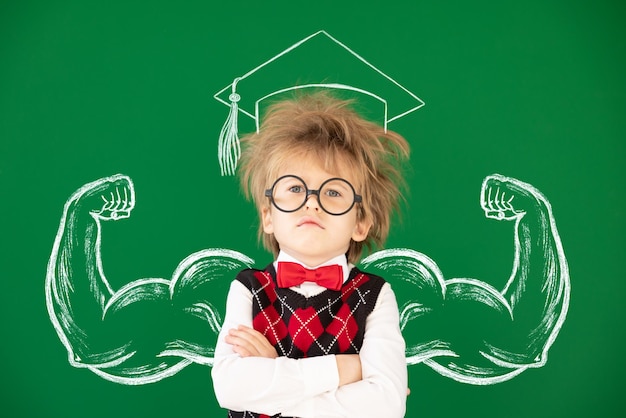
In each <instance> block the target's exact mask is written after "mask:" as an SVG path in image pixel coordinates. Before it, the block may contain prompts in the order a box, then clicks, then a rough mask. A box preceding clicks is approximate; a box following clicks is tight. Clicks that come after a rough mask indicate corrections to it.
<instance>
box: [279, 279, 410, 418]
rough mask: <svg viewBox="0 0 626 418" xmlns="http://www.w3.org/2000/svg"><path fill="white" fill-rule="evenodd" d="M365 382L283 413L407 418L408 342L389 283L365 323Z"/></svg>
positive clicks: (362, 353)
mask: <svg viewBox="0 0 626 418" xmlns="http://www.w3.org/2000/svg"><path fill="white" fill-rule="evenodd" d="M359 355H360V359H361V367H362V375H363V379H362V380H361V381H359V382H356V383H352V384H349V385H345V386H342V387H340V388H333V389H331V390H329V391H326V392H324V393H321V394H318V395H314V396H312V397H311V398H309V399H306V400H304V401H301V402H299V403H297V404H291V405H292V407H289V408H287V409H284V410H283V411H282V413H283V415H285V416H297V417H302V418H312V417H315V418H339V417H363V418H366V417H389V418H399V417H404V414H405V411H406V396H407V388H408V382H407V380H408V377H407V364H406V357H405V342H404V339H403V337H402V333H401V331H400V325H399V312H398V304H397V301H396V297H395V294H394V293H393V291H392V289H391V286H390V285H389V283H386V284H385V285H384V286H383V288H382V289H381V293H380V295H379V297H378V300H377V303H376V307H375V308H374V310H373V311H372V313H371V314H370V315H369V316H368V318H367V320H366V324H365V335H364V339H363V346H362V348H361V351H360V353H359Z"/></svg>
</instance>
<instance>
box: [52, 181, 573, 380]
mask: <svg viewBox="0 0 626 418" xmlns="http://www.w3.org/2000/svg"><path fill="white" fill-rule="evenodd" d="M480 203H481V206H482V208H483V209H484V212H485V215H486V216H487V217H488V218H493V219H495V220H499V221H510V222H512V224H513V229H514V234H513V235H514V243H515V247H514V254H513V257H512V262H513V269H512V273H511V275H510V278H509V279H508V282H507V283H506V285H505V286H504V288H503V289H502V290H497V289H495V288H494V287H493V286H491V285H490V284H488V283H485V282H482V281H479V280H476V279H471V278H454V279H449V280H446V279H444V276H443V274H442V273H441V271H440V269H439V267H438V266H437V265H436V264H435V262H434V261H432V260H431V259H430V258H428V257H427V256H425V255H423V254H421V253H419V252H417V251H415V250H412V249H409V248H407V249H388V250H382V251H379V252H376V253H374V254H372V255H370V256H368V257H367V258H365V259H364V260H363V261H362V263H361V267H362V268H363V269H364V270H366V271H369V272H372V273H380V274H381V275H382V276H383V277H385V278H386V279H387V280H388V281H389V282H390V283H391V285H392V287H394V289H396V294H397V296H398V300H399V302H400V310H401V312H400V321H401V324H400V325H401V328H402V331H403V335H404V337H405V339H406V341H407V349H406V358H407V364H408V365H415V364H419V363H424V364H425V365H427V366H429V367H431V368H432V369H433V370H435V371H437V372H438V373H440V374H441V375H443V376H446V377H449V378H452V379H455V380H457V381H460V382H464V383H469V384H476V385H483V384H494V383H498V382H501V381H504V380H508V379H511V378H512V377H514V376H516V375H518V374H519V373H521V372H523V371H524V370H526V369H528V368H533V367H541V366H543V365H544V364H545V363H546V361H547V354H548V350H549V348H550V346H551V345H552V343H553V342H554V340H555V338H556V337H557V335H558V333H559V330H560V329H561V326H562V325H563V322H564V321H565V317H566V315H567V308H568V304H569V295H570V281H569V272H568V267H567V261H566V259H565V255H564V252H563V248H562V244H561V240H560V237H559V234H558V231H557V228H556V224H555V220H554V216H553V213H552V208H551V206H550V203H549V202H548V200H547V199H546V198H545V197H544V196H543V194H542V193H541V192H539V191H538V190H537V189H535V188H534V187H533V186H531V185H529V184H526V183H523V182H521V181H519V180H516V179H512V178H508V177H504V176H501V175H492V176H489V177H487V178H486V179H485V180H484V182H483V184H482V189H481V195H480ZM134 206H135V190H134V186H133V183H132V181H131V179H130V178H129V177H127V176H124V175H115V176H111V177H106V178H103V179H100V180H97V181H94V182H92V183H89V184H86V185H85V186H83V187H81V188H80V189H78V190H77V191H76V192H75V193H74V194H73V195H72V196H71V197H70V198H69V200H68V201H67V203H66V204H65V206H64V209H63V214H62V217H61V221H60V225H59V229H58V233H57V235H56V238H55V240H54V245H53V249H52V253H51V256H50V261H49V264H48V269H47V276H46V281H45V294H46V305H47V308H48V314H49V316H50V320H51V322H52V325H53V326H54V328H55V330H56V332H57V334H58V337H59V339H60V341H61V343H63V345H64V346H65V348H66V349H67V352H68V360H69V363H70V364H71V365H72V366H74V367H83V368H87V369H89V370H91V371H93V372H94V373H96V374H97V375H99V376H101V377H103V378H105V379H108V380H111V381H114V382H117V383H121V384H127V385H138V384H146V383H152V382H157V381H159V380H161V379H163V378H166V377H169V376H172V375H174V374H176V373H177V372H178V371H180V370H182V369H183V368H184V367H186V366H188V365H190V364H192V363H197V364H201V365H208V366H211V365H212V363H213V352H214V348H215V341H216V338H217V334H218V333H219V330H220V324H221V323H222V312H220V308H218V307H217V306H221V305H218V303H219V301H224V300H225V298H226V292H227V289H228V285H229V284H230V282H231V281H232V280H233V278H234V277H235V275H236V273H237V272H238V271H240V270H242V269H244V268H248V267H251V266H252V265H253V264H254V261H253V260H252V259H250V258H249V257H247V256H246V255H244V254H242V253H240V252H237V251H232V250H227V249H219V248H218V249H207V250H203V251H199V252H197V253H194V254H191V255H190V256H188V257H187V258H186V259H184V260H183V261H182V262H181V263H180V265H179V266H178V267H177V268H176V269H175V271H174V273H173V274H172V277H171V279H162V278H145V279H140V280H136V281H133V282H131V283H128V284H127V285H125V286H122V287H121V288H120V289H118V290H114V289H112V288H111V286H110V284H109V282H108V281H107V279H106V277H105V274H104V269H103V263H102V258H101V251H100V250H101V240H102V224H103V223H104V222H109V221H119V220H121V219H125V218H128V217H130V215H131V212H132V210H133V208H134ZM220 289H221V291H220ZM397 289H404V291H402V292H399V291H398V290H397ZM403 298H404V299H405V300H404V301H403ZM468 332H471V334H470V338H468V334H467V333H468Z"/></svg>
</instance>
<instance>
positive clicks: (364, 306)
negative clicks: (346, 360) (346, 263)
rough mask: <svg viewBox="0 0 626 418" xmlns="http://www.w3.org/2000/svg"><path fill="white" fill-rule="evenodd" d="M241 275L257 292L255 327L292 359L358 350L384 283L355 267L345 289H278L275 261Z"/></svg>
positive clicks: (248, 415)
mask: <svg viewBox="0 0 626 418" xmlns="http://www.w3.org/2000/svg"><path fill="white" fill-rule="evenodd" d="M237 280H239V281H240V282H241V283H242V284H243V285H244V286H246V288H248V290H250V292H251V293H252V318H253V319H252V324H253V326H254V329H256V330H257V331H259V332H261V333H262V334H263V335H265V337H266V338H267V339H268V340H269V342H270V343H271V344H272V345H273V346H274V348H276V351H277V352H278V355H279V356H286V357H289V358H305V357H315V356H323V355H327V354H358V353H359V351H360V350H361V346H362V344H363V335H364V334H365V321H366V319H367V316H368V315H369V314H370V313H371V312H372V310H373V309H374V306H375V305H376V301H377V300H378V295H379V294H380V290H381V289H382V287H383V285H384V284H385V281H384V279H382V278H381V277H378V276H375V275H371V274H366V273H363V272H361V271H360V270H359V269H357V268H356V267H355V268H353V269H352V271H351V272H350V276H349V277H348V280H346V281H345V282H344V284H343V286H342V288H341V289H340V290H336V291H335V290H329V289H326V290H324V291H323V292H321V293H319V294H317V295H315V296H311V297H309V298H307V297H305V296H303V295H301V294H300V293H298V292H295V291H293V290H291V289H284V288H279V287H278V286H277V285H276V271H275V269H274V266H273V264H270V265H269V266H268V267H267V268H266V269H265V270H256V269H246V270H243V271H241V272H240V273H239V275H238V276H237ZM228 416H229V417H232V418H264V417H267V418H269V417H268V416H267V415H262V414H256V413H252V412H235V411H229V415H228ZM281 416H282V415H280V414H279V415H275V416H274V417H281Z"/></svg>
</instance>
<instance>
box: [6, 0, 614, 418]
mask: <svg viewBox="0 0 626 418" xmlns="http://www.w3.org/2000/svg"><path fill="white" fill-rule="evenodd" d="M213 3H214V2H206V1H194V2H185V3H184V4H174V3H171V2H161V1H152V2H134V1H131V2H129V1H126V2H116V1H113V2H99V3H96V2H94V3H91V2H84V1H80V2H79V1H64V2H56V3H52V2H36V1H33V0H25V1H20V2H15V1H14V2H4V3H3V4H2V5H0V202H1V204H0V277H1V279H2V282H3V292H2V303H0V313H1V315H2V318H3V325H4V326H3V337H2V342H3V343H2V349H1V350H2V351H1V354H0V356H1V357H0V358H2V359H3V360H4V362H3V364H4V367H3V373H2V378H1V380H0V381H1V382H2V388H1V389H2V390H1V392H0V393H1V394H0V399H1V401H0V415H2V416H7V417H61V416H62V417H68V418H70V417H85V416H89V417H110V416H119V417H143V416H192V415H198V416H209V417H214V416H225V411H224V410H221V409H220V408H219V406H218V404H217V401H216V399H215V395H214V393H213V386H212V381H211V375H210V372H211V368H210V366H209V365H206V364H198V363H201V362H189V363H190V364H181V365H180V367H178V368H177V369H176V373H171V375H170V374H168V375H167V376H161V377H160V378H159V379H153V380H154V381H139V382H138V381H133V380H132V379H131V380H123V379H117V381H116V379H114V378H111V376H110V375H109V376H106V375H103V374H102V373H100V372H99V370H90V369H89V368H87V367H82V366H81V361H77V358H76V357H75V356H74V355H79V357H81V359H84V358H85V356H88V350H84V351H81V352H80V353H77V352H73V353H71V352H68V350H67V344H66V343H67V341H65V340H64V338H63V337H62V333H59V329H63V326H62V325H61V322H59V319H58V317H56V319H54V318H55V315H54V312H55V308H54V306H58V305H54V303H53V304H51V303H50V301H51V299H54V298H55V297H56V296H54V294H55V292H54V291H52V290H51V289H52V288H51V287H49V286H48V285H47V284H46V276H47V271H49V267H48V263H49V260H50V259H51V256H52V257H53V258H54V256H55V254H56V255H57V256H59V254H60V253H55V248H58V245H56V244H58V243H59V241H58V240H57V241H55V237H58V234H57V233H58V231H59V228H60V226H63V224H62V222H63V219H64V218H63V216H64V214H67V210H68V208H69V207H71V206H72V205H71V202H72V200H71V197H72V196H77V195H75V194H74V193H75V192H76V191H78V190H83V191H84V190H85V189H81V187H83V186H84V185H86V184H90V183H92V182H94V181H96V180H98V179H103V178H107V177H108V178H109V181H111V182H115V181H120V182H122V183H123V182H125V181H127V180H126V179H127V178H128V179H131V180H130V181H132V191H133V192H134V196H133V199H132V202H133V207H132V214H130V216H129V218H128V219H119V220H115V221H106V222H105V221H103V222H102V230H101V231H100V232H101V233H102V235H101V238H102V242H101V248H100V250H101V256H102V267H103V271H104V272H105V273H106V279H107V283H108V284H109V285H110V287H111V288H112V289H113V290H117V289H121V288H123V287H124V286H126V285H128V284H129V283H136V281H137V280H141V279H148V281H146V282H145V283H148V284H149V285H150V286H152V287H151V288H150V289H151V290H152V291H153V294H160V293H159V292H164V290H163V289H162V288H161V287H160V286H161V285H162V284H163V282H164V281H169V280H170V279H172V277H173V276H177V275H178V274H180V273H181V271H182V270H181V268H179V269H178V270H176V269H177V267H179V266H180V263H181V261H183V260H185V259H186V258H187V257H188V256H190V255H192V254H196V257H202V256H205V255H207V254H209V255H211V254H213V255H215V254H217V255H219V256H220V257H223V256H224V255H225V253H224V252H219V251H222V250H224V249H228V250H233V251H236V252H237V253H236V254H241V255H244V256H245V257H249V258H250V259H253V260H254V264H256V265H257V266H258V267H262V266H264V265H266V264H267V263H268V262H269V261H270V260H271V255H270V254H269V253H267V252H266V251H265V250H263V249H262V247H261V246H260V245H259V244H258V243H257V240H256V229H257V215H256V212H255V209H254V207H253V205H252V204H251V203H249V202H247V201H246V200H245V199H244V197H243V195H242V193H241V192H240V189H239V186H238V182H237V180H236V179H235V178H234V177H231V176H222V175H221V173H220V165H219V163H218V152H217V147H218V137H219V133H220V130H221V129H222V126H223V124H224V121H225V119H226V117H227V115H228V107H227V106H225V105H224V103H222V102H220V100H216V99H215V98H214V95H215V94H216V93H218V92H220V91H221V90H222V89H223V88H225V87H227V86H229V85H230V83H232V82H233V79H234V78H235V77H238V76H242V75H244V74H246V72H248V71H250V70H251V69H253V68H255V67H257V66H258V65H259V64H261V63H263V62H265V61H267V60H268V59H270V58H271V57H273V56H275V55H276V54H278V53H280V52H281V51H283V50H285V49H286V48H288V47H290V46H291V45H294V44H295V43H297V42H298V41H300V40H302V39H305V38H306V37H308V36H310V35H311V34H314V33H317V32H318V31H320V30H324V31H325V33H328V34H331V35H332V36H333V37H334V38H336V39H337V40H340V41H341V42H342V43H343V44H345V45H346V46H349V48H351V50H353V51H354V52H356V53H358V54H359V56H360V57H362V58H363V59H365V60H367V62H369V63H371V64H373V65H374V66H375V67H376V68H378V69H381V70H383V71H384V72H385V73H386V74H388V75H389V76H390V77H392V78H393V80H394V81H397V82H398V83H400V84H401V85H402V86H403V87H404V88H406V89H407V90H408V91H410V92H412V93H413V94H414V95H415V96H416V97H418V98H419V100H420V103H421V101H423V103H425V105H424V106H421V104H420V105H419V109H417V110H415V111H412V112H410V113H409V114H407V115H405V116H404V117H402V118H399V119H397V120H394V121H392V122H390V123H389V128H390V129H393V130H394V131H397V132H399V133H400V134H402V135H403V136H404V137H406V138H407V140H408V141H409V143H410V145H411V149H412V152H411V158H410V169H409V171H408V186H409V192H408V194H407V196H406V204H405V205H404V206H403V209H402V214H401V216H399V217H397V218H396V219H394V227H393V228H392V230H391V234H390V237H389V239H388V241H387V245H386V247H387V248H389V249H398V248H403V249H407V250H411V251H407V252H404V253H395V254H396V255H398V254H404V255H407V254H409V255H412V254H414V253H413V251H415V252H419V253H422V254H425V255H426V256H428V257H429V259H432V260H434V262H435V263H436V265H437V269H438V271H437V274H441V276H442V278H443V279H445V280H447V279H453V278H457V279H463V280H466V279H467V281H458V282H456V284H455V285H454V286H456V287H454V289H456V290H459V291H461V290H463V289H466V290H467V286H468V285H467V283H470V284H471V283H478V282H480V283H486V284H488V285H489V286H491V287H493V289H503V288H505V286H506V285H507V281H508V280H509V277H510V276H511V271H512V269H513V268H514V254H515V251H516V245H515V240H514V225H513V224H514V222H506V221H505V222H499V221H498V220H497V219H496V220H494V219H490V218H489V217H488V216H485V215H486V214H487V215H488V214H489V213H488V211H486V210H485V208H484V201H483V199H481V187H483V181H484V180H485V179H486V178H487V177H488V176H490V175H492V174H494V173H499V174H501V175H503V176H506V179H517V180H519V183H518V182H516V181H517V180H516V181H514V182H513V183H512V186H511V187H512V188H513V189H515V190H517V189H516V187H522V188H524V187H526V186H529V187H530V185H532V187H530V188H526V189H524V190H526V191H528V190H531V193H530V195H531V197H532V196H534V197H537V196H539V195H537V194H534V193H535V192H538V193H540V196H541V199H543V198H545V199H546V202H547V201H549V205H548V206H549V208H550V215H551V217H548V218H546V219H548V220H552V219H553V220H554V226H555V227H556V228H558V238H559V244H562V248H563V253H562V256H563V260H565V259H566V260H567V264H566V265H565V264H563V265H562V266H561V267H563V268H565V266H566V268H567V271H568V273H569V274H568V276H567V278H568V279H569V280H568V282H567V287H566V289H567V290H568V291H570V290H571V293H568V296H569V299H568V300H566V301H564V300H563V298H561V299H560V302H559V306H560V310H559V312H560V313H561V316H560V317H559V318H560V319H561V321H560V322H559V324H558V325H559V326H560V331H559V332H558V333H554V335H553V336H554V337H555V338H553V339H552V338H549V339H550V343H549V344H548V345H549V352H547V353H542V354H543V356H542V361H541V365H540V366H541V367H530V368H528V369H527V370H524V371H522V372H521V373H519V374H518V373H514V374H512V375H507V376H508V377H507V378H506V379H500V380H501V381H499V380H498V381H497V382H496V381H482V382H480V381H475V380H472V379H463V378H459V376H451V375H449V374H446V373H445V372H442V370H444V369H445V365H444V366H441V364H440V363H442V362H439V363H437V362H435V363H437V364H439V367H438V366H437V364H434V363H428V362H424V361H418V360H415V359H414V360H415V361H414V363H416V364H411V365H410V366H409V369H408V370H409V386H410V388H411V395H410V396H409V398H408V402H407V414H406V416H407V417H418V416H433V417H453V416H469V417H526V416H537V417H542V416H571V417H574V416H580V417H586V416H622V415H623V414H624V412H625V411H624V406H623V402H621V401H619V399H620V398H619V396H620V394H619V393H618V390H619V388H620V387H621V380H620V376H621V374H622V373H623V371H624V368H625V363H624V360H623V359H622V357H623V356H622V355H620V352H621V347H622V346H623V344H624V341H625V337H626V336H625V335H624V327H623V326H622V325H621V320H622V319H623V318H624V315H623V314H622V306H621V305H622V303H621V301H622V295H623V293H624V291H626V285H625V281H624V280H623V273H622V271H621V269H620V267H621V262H620V259H621V258H622V257H623V254H624V250H625V249H626V247H625V245H624V244H625V240H624V233H626V225H625V224H624V216H623V215H624V209H623V208H624V204H625V203H626V198H625V197H624V185H625V182H624V180H625V171H626V170H625V168H624V163H625V162H626V161H625V157H626V153H625V151H626V149H625V145H624V144H625V141H624V138H626V120H625V119H624V115H625V114H626V106H625V105H624V100H623V97H624V96H625V95H626V80H625V78H624V75H623V72H624V71H623V69H624V66H625V64H626V50H625V49H624V43H623V41H622V40H623V39H625V35H626V29H624V25H623V18H624V17H626V14H625V12H626V8H625V7H624V6H623V5H621V4H620V3H619V2H615V1H609V0H606V1H596V2H593V3H591V2H584V1H567V2H566V1H555V2H542V1H536V0H531V1H527V2H521V3H519V4H496V3H494V2H487V1H473V2H458V4H449V3H446V4H435V3H437V2H423V1H401V2H386V3H378V2H332V1H326V0H324V1H318V2H315V3H314V4H311V3H308V4H305V3H303V4H295V3H293V2H283V1H280V2H271V3H269V4H268V3H267V2H256V3H253V2H243V1H231V2H223V3H221V4H213ZM455 3H456V2H455ZM297 62H298V59H296V60H295V61H294V63H291V64H289V65H288V68H287V72H288V73H289V75H288V77H293V78H295V79H296V80H302V79H304V78H305V77H306V75H307V74H306V71H305V70H303V69H302V68H301V66H299V65H298V64H297ZM328 62H330V63H334V64H335V65H336V66H338V67H341V68H344V69H345V67H346V65H347V64H344V61H343V60H342V58H341V57H340V56H339V55H337V56H334V55H333V56H329V57H327V58H326V63H325V65H326V66H328ZM346 62H347V61H346ZM350 71H351V70H350ZM264 77H268V78H267V80H269V81H264V82H263V83H266V82H271V81H272V80H273V79H274V78H273V76H271V75H270V76H264ZM276 77H277V78H278V77H283V75H277V76H276ZM358 77H360V76H357V78H358ZM363 77H365V76H363ZM387 81H389V80H387ZM227 95H228V94H227ZM407 106H409V107H410V106H411V105H410V104H409V105H407ZM390 110H392V111H393V109H391V105H390ZM368 116H369V115H368ZM239 122H240V123H239V130H240V131H241V132H250V131H252V130H254V129H255V125H254V120H253V119H251V118H245V117H244V118H240V120H239ZM383 122H384V121H383ZM118 173H121V174H123V175H125V176H128V177H119V178H117V177H116V178H113V179H111V178H110V176H113V175H116V174H118ZM92 185H93V183H92ZM520 185H521V186H520ZM120 190H122V195H123V193H124V192H123V191H124V190H126V191H127V193H130V188H128V187H127V188H126V189H124V186H122V187H121V189H120ZM518 191H519V190H518ZM129 196H130V194H128V195H127V197H128V199H126V201H130V200H131V199H130V198H129ZM97 197H98V198H100V197H99V196H97ZM541 199H540V200H541ZM120 200H124V199H120ZM68 202H69V203H68ZM542 202H543V200H542ZM66 203H67V205H66ZM83 203H84V202H83V201H81V204H83ZM92 203H93V202H92ZM84 204H89V202H87V203H84ZM481 204H482V206H481ZM100 205H101V203H100ZM544 207H545V205H544ZM123 209H124V208H121V207H119V206H116V210H119V211H120V212H119V213H118V215H119V214H121V215H122V216H121V217H122V218H123V217H125V216H124V215H125V214H124V213H123ZM127 209H130V208H127ZM108 215H110V212H109V213H106V214H104V215H102V216H103V217H106V216H108ZM492 215H493V214H492ZM501 220H502V219H501ZM544 220H545V219H544ZM73 221H75V222H76V223H77V225H80V222H82V221H81V220H80V219H78V218H77V219H74V220H73ZM60 223H61V225H60ZM61 229H62V228H61ZM55 242H56V244H55ZM546 245H547V244H546ZM548 246H549V245H548ZM557 247H558V246H557ZM557 247H553V248H557ZM559 248H560V247H558V248H557V249H559ZM207 249H218V250H219V251H218V252H217V253H207V252H206V250H207ZM203 251H205V252H203ZM555 251H556V250H555ZM556 253H558V251H556ZM229 254H230V253H229ZM233 254H234V253H233ZM61 255H62V254H61ZM226 255H228V254H226ZM231 255H232V254H231ZM556 258H557V259H559V260H560V258H559V257H558V256H557V257H556ZM187 260H189V259H187ZM194 260H195V259H194ZM73 262H80V259H78V258H76V257H74V259H73ZM238 262H239V263H241V265H244V264H246V263H247V261H246V259H244V258H241V259H238ZM369 262H370V263H373V264H368V265H370V266H373V267H380V264H378V265H376V261H375V260H374V261H372V259H370V260H369ZM70 264H71V263H70ZM183 267H184V265H183ZM439 270H440V271H439ZM150 280H151V281H150ZM227 282H228V280H227V279H226V278H225V279H224V280H222V281H220V282H219V283H217V282H216V284H215V287H214V291H215V293H214V294H213V295H212V297H213V299H211V303H213V304H214V308H215V309H216V311H222V312H223V305H220V303H223V302H220V301H221V300H222V299H221V296H220V295H224V296H225V294H226V290H227V284H228V283H227ZM224 283H226V284H224ZM210 284H211V285H212V283H210ZM561 284H562V283H561ZM405 285H406V283H404V284H403V283H398V286H397V288H398V289H399V291H400V292H399V294H400V295H401V296H402V297H405V296H406V295H407V294H410V292H411V288H410V286H405ZM570 285H571V288H570ZM450 286H451V287H453V286H452V285H450ZM491 287H490V288H491ZM211 289H213V288H211ZM561 289H563V287H561ZM57 290H58V289H57ZM181 294H182V295H183V296H184V295H185V293H184V292H181ZM57 296H58V294H57ZM399 299H400V298H399ZM405 299H407V298H405ZM54 300H56V299H54ZM408 300H410V297H409V298H408ZM566 302H567V303H566ZM117 303H118V304H122V303H123V302H119V301H118V302H117ZM181 303H184V300H183V301H182V302H181ZM533 303H534V305H533V304H530V305H526V306H527V307H528V306H529V308H528V309H529V312H536V311H541V310H542V309H543V308H544V307H543V306H541V303H540V302H537V301H535V302H533ZM564 305H565V307H566V308H568V309H567V310H566V309H562V308H563V306H564ZM50 306H53V308H52V309H51V308H50ZM74 309H76V310H81V312H82V310H83V309H88V308H84V307H82V306H81V305H75V306H74ZM524 312H526V311H524ZM405 314H406V316H405V317H410V316H411V315H412V314H414V312H413V311H410V310H407V311H405ZM528 315H532V314H528ZM520 316H521V317H522V318H524V317H525V316H524V314H520ZM135 319H137V318H135ZM140 319H141V318H139V319H138V320H140ZM94 321H95V320H94ZM431 325H432V324H431ZM436 325H437V324H435V326H436ZM125 328H129V329H130V328H131V326H130V325H129V323H128V322H127V321H126V320H124V321H123V323H118V324H117V325H116V326H113V327H111V329H108V330H106V332H109V333H110V334H107V333H106V332H105V333H104V334H103V336H104V338H105V340H106V341H110V340H109V338H111V339H114V338H118V337H119V332H118V331H120V330H122V332H125V331H124V330H125ZM166 328H167V327H166V326H165V325H164V326H163V328H158V327H156V328H155V329H146V330H145V333H143V334H142V335H141V336H140V337H141V338H145V339H150V338H152V336H153V335H155V334H158V333H160V332H165V329H166ZM431 331H432V329H429V330H428V331H425V330H424V329H420V328H419V327H411V326H407V328H406V329H405V335H406V336H408V338H407V340H408V341H409V342H410V341H413V340H416V341H417V340H419V339H420V338H421V337H422V336H423V335H425V334H426V333H427V332H431ZM186 332H188V334H189V335H190V337H189V338H190V339H193V338H195V337H197V334H194V328H193V326H190V328H189V329H187V330H186ZM198 338H199V337H198ZM468 338H469V339H471V335H469V333H468ZM499 338H501V339H503V340H506V339H507V338H508V337H507V335H506V334H503V335H500V336H499ZM94 344H95V343H94ZM546 354H547V355H546ZM112 367H113V366H112ZM442 367H443V369H442ZM113 368H114V367H113ZM111 370H113V369H111V368H109V371H111ZM117 371H118V372H119V370H117ZM119 374H123V373H122V372H120V373H119ZM463 380H465V381H464V382H463ZM496 380H497V379H496ZM482 383H488V384H482Z"/></svg>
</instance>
